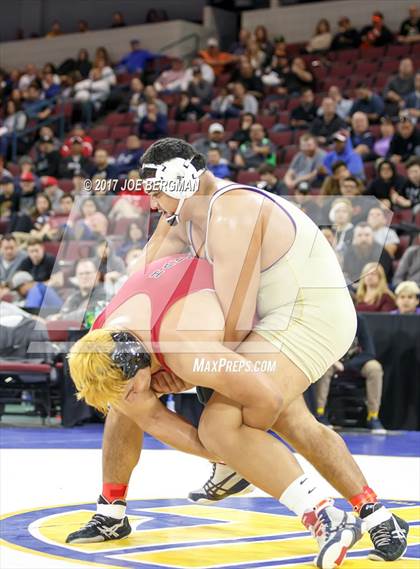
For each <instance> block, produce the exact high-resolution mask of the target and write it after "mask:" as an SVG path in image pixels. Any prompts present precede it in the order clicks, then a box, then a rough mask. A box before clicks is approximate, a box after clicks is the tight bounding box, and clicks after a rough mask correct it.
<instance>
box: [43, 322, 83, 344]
mask: <svg viewBox="0 0 420 569" xmlns="http://www.w3.org/2000/svg"><path fill="white" fill-rule="evenodd" d="M46 327H47V332H48V337H49V339H50V340H51V342H67V341H68V340H69V331H70V330H80V322H78V321H77V320H47V322H46Z"/></svg>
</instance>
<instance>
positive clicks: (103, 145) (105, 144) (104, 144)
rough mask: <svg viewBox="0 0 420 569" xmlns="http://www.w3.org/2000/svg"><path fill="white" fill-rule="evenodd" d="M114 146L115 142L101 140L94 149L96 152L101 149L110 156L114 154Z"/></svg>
mask: <svg viewBox="0 0 420 569" xmlns="http://www.w3.org/2000/svg"><path fill="white" fill-rule="evenodd" d="M114 146H115V142H114V141H113V140H109V139H108V140H101V141H100V142H98V144H97V146H96V149H97V150H98V149H99V148H100V149H103V150H106V151H107V152H108V154H109V155H110V156H111V155H112V154H114Z"/></svg>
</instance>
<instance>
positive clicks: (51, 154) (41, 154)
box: [35, 136, 60, 176]
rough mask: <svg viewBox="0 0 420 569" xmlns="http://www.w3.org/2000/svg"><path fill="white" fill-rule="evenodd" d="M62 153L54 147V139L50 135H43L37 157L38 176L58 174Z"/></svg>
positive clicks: (36, 168)
mask: <svg viewBox="0 0 420 569" xmlns="http://www.w3.org/2000/svg"><path fill="white" fill-rule="evenodd" d="M59 166H60V153H59V152H58V151H57V150H55V149H54V141H53V139H52V138H50V137H49V136H41V137H40V139H39V142H38V146H37V150H36V158H35V172H36V174H37V175H38V176H58V171H59Z"/></svg>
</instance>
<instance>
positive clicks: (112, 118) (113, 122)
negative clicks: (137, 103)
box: [104, 113, 123, 127]
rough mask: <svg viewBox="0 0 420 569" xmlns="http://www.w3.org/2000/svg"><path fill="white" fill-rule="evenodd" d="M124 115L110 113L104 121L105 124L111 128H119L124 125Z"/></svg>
mask: <svg viewBox="0 0 420 569" xmlns="http://www.w3.org/2000/svg"><path fill="white" fill-rule="evenodd" d="M122 116H123V115H122V114H120V113H110V114H109V115H107V116H106V117H105V119H104V124H106V125H108V126H109V127H114V126H119V125H120V124H122V120H123V119H122Z"/></svg>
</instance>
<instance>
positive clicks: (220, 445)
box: [198, 409, 234, 456]
mask: <svg viewBox="0 0 420 569" xmlns="http://www.w3.org/2000/svg"><path fill="white" fill-rule="evenodd" d="M198 436H199V438H200V441H201V443H202V444H203V445H204V446H205V447H206V449H207V450H208V451H210V452H212V453H214V454H217V455H219V456H221V454H223V451H224V450H226V447H227V446H229V445H230V444H234V443H233V441H232V439H233V431H232V429H231V428H230V427H229V425H227V424H223V423H221V422H220V421H219V420H216V417H215V416H214V415H213V414H212V413H211V410H210V409H209V410H207V409H206V410H205V411H204V412H203V414H202V415H201V419H200V424H199V425H198Z"/></svg>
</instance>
